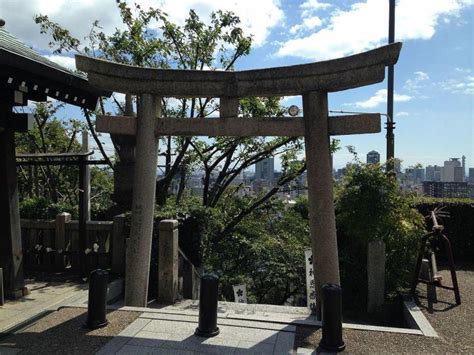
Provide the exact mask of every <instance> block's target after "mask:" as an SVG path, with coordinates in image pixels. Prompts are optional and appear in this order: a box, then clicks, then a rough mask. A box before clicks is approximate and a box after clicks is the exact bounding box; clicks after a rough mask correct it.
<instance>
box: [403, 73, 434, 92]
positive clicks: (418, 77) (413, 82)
mask: <svg viewBox="0 0 474 355" xmlns="http://www.w3.org/2000/svg"><path fill="white" fill-rule="evenodd" d="M413 74H414V77H413V78H412V79H408V80H406V81H405V85H404V89H405V90H408V91H410V92H412V93H415V94H420V90H421V89H423V88H424V87H426V82H427V81H428V80H429V79H430V77H429V75H428V74H427V73H425V72H422V71H416V72H414V73H413Z"/></svg>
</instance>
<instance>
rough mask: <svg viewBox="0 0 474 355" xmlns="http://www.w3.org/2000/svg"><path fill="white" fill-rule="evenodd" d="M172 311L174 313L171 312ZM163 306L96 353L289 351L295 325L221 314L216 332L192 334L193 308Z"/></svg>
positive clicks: (194, 327)
mask: <svg viewBox="0 0 474 355" xmlns="http://www.w3.org/2000/svg"><path fill="white" fill-rule="evenodd" d="M172 310H175V312H173V313H171V311H172ZM183 311H184V310H181V312H180V310H178V309H177V308H176V307H166V309H162V312H160V311H159V310H154V311H150V312H144V313H143V314H142V315H141V316H140V317H139V318H138V319H137V320H136V321H135V322H133V323H132V324H130V325H129V326H128V327H127V328H126V329H125V330H124V331H123V332H121V333H120V334H119V335H118V336H116V337H115V338H114V339H112V340H111V341H110V342H109V343H108V344H107V345H106V346H105V347H104V348H102V349H101V350H100V351H99V354H291V353H292V352H293V345H294V340H295V331H296V327H295V326H294V325H288V324H281V323H274V322H265V321H257V320H252V319H231V318H225V317H221V315H222V314H220V317H219V319H218V326H219V329H220V333H219V335H217V336H215V337H212V338H202V337H198V336H195V335H194V331H195V329H196V327H197V326H198V316H197V314H196V313H195V311H191V312H190V311H189V309H188V310H187V311H184V312H183Z"/></svg>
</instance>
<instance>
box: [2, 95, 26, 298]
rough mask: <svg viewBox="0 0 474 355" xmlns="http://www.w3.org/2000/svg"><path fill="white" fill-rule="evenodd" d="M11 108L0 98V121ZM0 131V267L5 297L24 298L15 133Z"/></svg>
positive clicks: (9, 128) (5, 129)
mask: <svg viewBox="0 0 474 355" xmlns="http://www.w3.org/2000/svg"><path fill="white" fill-rule="evenodd" d="M11 112H12V104H11V103H9V102H8V101H6V100H5V98H4V97H3V98H1V101H0V117H1V118H2V121H3V122H7V120H8V119H9V116H10V115H11ZM5 126H6V127H2V128H0V267H2V268H3V279H4V282H5V285H4V287H5V295H6V296H7V297H8V298H14V299H16V298H20V297H22V296H23V287H24V285H25V284H24V278H23V250H22V245H21V229H20V211H19V202H18V185H17V177H16V162H15V132H14V129H13V128H11V127H8V125H5Z"/></svg>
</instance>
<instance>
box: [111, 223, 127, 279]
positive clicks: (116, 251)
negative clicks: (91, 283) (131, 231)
mask: <svg viewBox="0 0 474 355" xmlns="http://www.w3.org/2000/svg"><path fill="white" fill-rule="evenodd" d="M125 233H126V232H125V215H124V214H119V215H117V216H114V227H113V231H112V272H113V273H116V274H120V275H123V273H124V272H125V238H126V235H125Z"/></svg>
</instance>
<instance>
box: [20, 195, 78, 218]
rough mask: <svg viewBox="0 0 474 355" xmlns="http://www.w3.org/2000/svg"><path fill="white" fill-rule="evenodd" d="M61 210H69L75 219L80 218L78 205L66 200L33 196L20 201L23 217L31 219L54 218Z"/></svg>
mask: <svg viewBox="0 0 474 355" xmlns="http://www.w3.org/2000/svg"><path fill="white" fill-rule="evenodd" d="M61 212H68V213H70V214H71V216H72V218H73V219H77V218H78V210H77V207H76V206H72V205H71V204H68V203H66V202H64V201H61V202H56V203H53V202H52V201H51V200H49V199H47V198H45V197H42V196H40V197H32V198H28V199H25V200H22V201H21V202H20V216H21V218H30V219H54V218H56V215H57V214H58V213H61Z"/></svg>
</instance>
